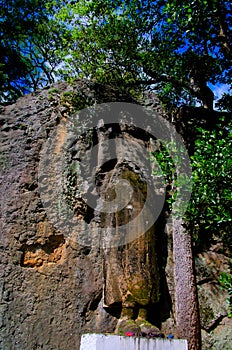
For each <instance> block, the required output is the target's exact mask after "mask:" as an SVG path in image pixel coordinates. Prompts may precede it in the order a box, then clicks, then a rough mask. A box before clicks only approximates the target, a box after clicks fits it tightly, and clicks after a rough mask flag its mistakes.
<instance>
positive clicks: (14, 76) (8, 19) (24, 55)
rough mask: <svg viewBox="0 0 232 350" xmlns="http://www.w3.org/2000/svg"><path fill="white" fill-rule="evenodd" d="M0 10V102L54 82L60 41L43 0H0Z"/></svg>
mask: <svg viewBox="0 0 232 350" xmlns="http://www.w3.org/2000/svg"><path fill="white" fill-rule="evenodd" d="M0 11H1V12H0V13H1V18H2V19H1V29H0V39H1V40H0V50H1V61H0V90H1V96H0V102H7V101H13V100H15V99H16V98H17V97H19V96H21V95H22V94H25V93H28V92H32V91H35V90H36V89H38V88H41V87H43V86H45V85H47V84H50V83H52V82H54V69H55V67H56V66H57V65H58V64H59V60H58V58H57V57H56V56H55V55H54V51H55V50H56V49H58V48H59V49H61V41H60V38H59V29H58V26H57V25H56V24H55V22H54V21H53V20H52V19H50V20H48V16H49V13H48V10H47V9H46V1H45V0H43V1H38V0H29V1H24V0H14V1H10V2H9V1H5V0H2V1H1V7H0ZM59 27H60V26H59Z"/></svg>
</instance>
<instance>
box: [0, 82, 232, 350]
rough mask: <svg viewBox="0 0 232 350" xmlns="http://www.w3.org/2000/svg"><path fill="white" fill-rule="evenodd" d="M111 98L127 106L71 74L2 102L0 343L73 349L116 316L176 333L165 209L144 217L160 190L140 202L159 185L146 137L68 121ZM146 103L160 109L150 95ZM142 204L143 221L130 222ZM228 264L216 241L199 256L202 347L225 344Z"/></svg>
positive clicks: (111, 326) (6, 348)
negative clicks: (222, 284) (223, 276)
mask: <svg viewBox="0 0 232 350" xmlns="http://www.w3.org/2000/svg"><path fill="white" fill-rule="evenodd" d="M112 101H117V102H118V101H121V102H130V103H135V100H134V99H133V98H132V97H130V96H125V95H121V94H120V93H119V92H118V91H115V90H114V89H112V88H110V87H106V86H100V85H99V84H96V83H94V82H88V81H78V82H77V83H76V84H75V85H74V86H72V87H71V86H69V85H67V84H66V83H59V84H57V85H56V86H54V87H53V88H51V89H50V90H48V89H47V90H43V91H40V92H38V93H35V94H33V95H29V96H25V97H23V98H20V99H19V100H18V101H17V102H16V103H15V104H13V105H11V106H5V107H1V110H0V112H1V116H0V125H1V153H0V164H1V169H0V177H1V185H0V193H1V221H0V230H1V231H0V249H1V270H0V296H1V318H0V332H1V333H0V348H1V349H3V350H11V349H12V350H22V349H24V350H32V349H36V350H38V349H47V350H65V349H69V350H74V349H78V347H79V342H80V336H81V334H82V333H84V332H114V331H115V329H116V327H117V324H118V321H119V319H120V318H122V317H127V318H130V319H133V320H136V319H137V318H138V317H139V318H140V319H142V320H143V321H146V322H150V323H152V324H153V325H155V326H156V327H158V328H159V329H160V330H161V332H164V333H165V334H168V333H173V334H175V322H174V320H175V317H174V313H175V310H173V305H174V293H173V290H174V286H173V262H172V243H171V237H170V235H171V233H166V230H165V228H164V227H165V211H164V210H163V212H162V213H161V215H160V216H159V219H158V220H157V221H156V222H154V223H151V224H149V225H148V224H147V222H148V223H149V222H150V218H151V217H152V216H153V215H154V208H156V207H157V206H158V204H159V205H160V203H161V204H162V205H161V206H162V207H163V202H162V200H163V196H164V194H163V191H164V189H163V188H162V187H159V191H158V192H156V193H153V194H152V196H151V197H150V199H149V200H148V201H147V202H146V198H147V197H148V191H149V189H150V188H153V187H154V188H157V184H154V182H153V181H154V179H153V178H152V177H151V173H152V170H151V168H149V167H150V165H149V164H150V163H149V161H148V159H147V158H146V157H147V155H146V151H149V150H151V147H156V145H155V141H154V140H153V142H151V140H150V134H149V130H148V131H146V130H145V131H144V130H139V129H138V128H134V127H133V125H132V126H128V125H129V123H125V120H124V121H123V120H122V121H120V120H119V123H118V124H114V123H109V122H108V123H107V122H106V121H105V120H104V117H102V118H98V119H97V120H94V121H93V119H91V118H92V117H91V113H90V114H88V115H87V116H88V118H87V122H86V125H85V123H84V122H81V119H80V116H77V118H76V119H75V120H76V122H75V121H73V120H71V121H70V118H71V116H72V115H73V113H74V112H75V111H76V110H81V109H83V108H85V107H87V106H90V105H94V104H99V103H103V102H112ZM144 101H145V102H144V105H146V106H149V108H151V109H153V110H155V111H158V112H159V113H161V109H160V106H159V103H158V101H157V100H156V98H155V97H152V96H149V98H148V97H146V99H145V100H144ZM99 113H100V112H99ZM100 115H102V114H100ZM85 116H86V115H84V117H85ZM127 117H128V116H127ZM127 117H126V118H127ZM78 118H79V119H78ZM83 120H85V119H83ZM127 121H128V120H127ZM91 123H92V124H91ZM93 123H94V128H90V127H89V126H90V125H93ZM147 125H149V122H148V123H147ZM89 130H90V131H89ZM76 134H78V135H76ZM115 138H116V139H117V142H115V141H112V140H114V139H115ZM109 145H110V147H109ZM96 146H97V147H96ZM91 157H92V159H93V164H92V163H91V162H90V158H91ZM131 159H132V160H133V161H132V160H131ZM90 165H91V166H90ZM141 169H143V171H141ZM93 170H94V176H93ZM93 179H94V180H93ZM118 184H119V185H120V189H123V191H121V192H120V195H119V200H118V201H116V199H117V198H118V197H117V196H118V193H117V188H118V187H117V186H118ZM93 185H94V186H93ZM154 185H156V186H154ZM91 186H92V187H91ZM131 186H132V187H133V190H134V191H133V194H131V192H130V187H131ZM84 195H85V196H84ZM99 195H101V198H102V199H101V200H100V199H99V198H100V197H99ZM83 198H84V199H85V200H84V199H83ZM145 202H146V205H145V207H146V211H145V214H144V215H143V217H142V218H139V219H138V220H137V221H134V224H133V225H132V224H130V223H131V222H133V220H134V219H136V217H138V213H140V212H141V210H142V209H143V208H144V204H145ZM93 203H94V204H93ZM109 203H111V205H112V207H111V208H110V209H109ZM115 205H116V206H117V214H115V210H113V209H115V207H114V206H115ZM120 205H122V207H121V208H119V206H120ZM51 208H52V209H51ZM93 208H94V209H93ZM118 208H119V209H120V210H119V209H118ZM157 210H158V209H157ZM159 214H160V212H159ZM70 215H71V216H70ZM130 225H131V226H130ZM146 225H148V226H146ZM119 226H122V227H125V230H124V231H123V233H124V235H122V234H121V233H122V232H120V234H119V232H118V231H117V228H118V227H119ZM89 233H90V234H89ZM142 233H144V234H142ZM121 237H124V238H123V241H120V240H121V239H122V238H121ZM103 243H104V244H103ZM123 244H124V245H123ZM228 263H229V262H228V258H226V257H225V256H224V255H223V254H222V252H220V251H219V252H218V251H215V250H214V248H212V250H211V251H209V252H206V253H202V254H200V255H199V256H198V257H197V260H196V266H197V276H198V284H199V295H200V306H201V320H202V329H203V336H204V346H205V349H209V348H212V349H215V350H219V349H227V348H228V349H229V345H228V344H230V341H229V337H230V338H231V328H232V327H231V324H230V320H229V319H228V318H227V308H226V302H225V300H226V297H227V296H226V293H225V292H222V291H221V290H219V287H218V283H217V280H218V276H219V274H220V271H225V270H226V269H228ZM226 346H227V347H226Z"/></svg>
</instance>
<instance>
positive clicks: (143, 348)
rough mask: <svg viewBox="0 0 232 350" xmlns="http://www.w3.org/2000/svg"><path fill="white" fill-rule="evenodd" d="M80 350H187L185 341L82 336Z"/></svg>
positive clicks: (102, 335)
mask: <svg viewBox="0 0 232 350" xmlns="http://www.w3.org/2000/svg"><path fill="white" fill-rule="evenodd" d="M80 350H188V344H187V340H182V339H172V340H169V339H157V338H156V339H146V338H138V337H122V336H118V335H111V334H110V335H105V334H83V335H82V337H81V346H80Z"/></svg>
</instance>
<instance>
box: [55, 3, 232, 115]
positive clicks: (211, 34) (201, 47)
mask: <svg viewBox="0 0 232 350" xmlns="http://www.w3.org/2000/svg"><path fill="white" fill-rule="evenodd" d="M57 18H58V21H59V22H60V21H61V22H63V23H65V24H66V29H67V31H69V34H70V42H69V45H68V47H67V51H66V52H65V53H64V54H63V59H64V61H66V67H65V66H64V69H63V73H64V75H67V74H68V72H70V67H72V69H71V71H72V74H73V75H74V76H75V75H80V76H86V77H89V78H94V79H97V80H100V81H107V82H111V84H116V85H117V86H118V84H119V83H121V86H127V87H128V88H130V87H132V86H134V85H135V84H137V85H139V86H143V87H144V86H145V87H146V88H147V87H149V86H150V87H152V89H153V90H155V91H157V92H158V93H159V96H160V98H161V100H162V101H163V103H164V104H165V106H166V107H172V106H177V105H179V104H180V103H187V104H191V103H194V102H196V101H197V100H200V101H202V102H203V104H204V106H205V107H206V108H212V102H213V97H214V96H213V94H212V92H211V90H210V89H209V86H208V83H211V84H216V83H231V44H232V39H231V34H230V21H231V3H230V2H229V1H221V0H214V1H206V0H205V1H199V0H194V1H192V2H191V3H189V2H188V1H186V0H185V1H179V0H172V1H162V0H157V1H142V0H140V1H138V0H134V1H128V0H118V1H112V0H101V1H98V2H95V1H84V0H83V1H79V2H75V3H73V2H72V1H66V2H65V6H63V7H60V8H59V11H58V15H57ZM65 72H66V73H65Z"/></svg>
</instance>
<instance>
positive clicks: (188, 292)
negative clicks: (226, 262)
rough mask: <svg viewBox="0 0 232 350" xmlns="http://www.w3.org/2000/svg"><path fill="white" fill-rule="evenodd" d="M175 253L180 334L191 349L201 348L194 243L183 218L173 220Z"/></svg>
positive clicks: (177, 323)
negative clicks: (183, 222) (193, 252)
mask: <svg viewBox="0 0 232 350" xmlns="http://www.w3.org/2000/svg"><path fill="white" fill-rule="evenodd" d="M173 255H174V280H175V313H176V326H177V332H178V336H179V338H185V339H187V340H188V349H189V350H200V349H201V334H200V319H199V310H198V298H197V288H196V280H195V273H194V260H193V254H192V242H191V236H190V234H189V233H188V232H186V230H185V229H184V227H183V225H182V219H180V218H174V219H173Z"/></svg>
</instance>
